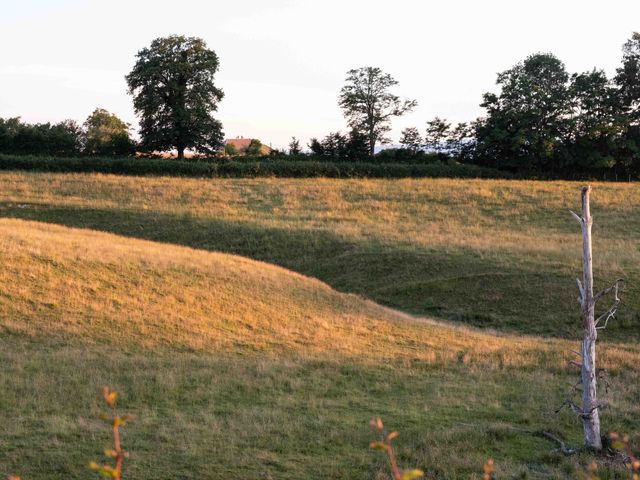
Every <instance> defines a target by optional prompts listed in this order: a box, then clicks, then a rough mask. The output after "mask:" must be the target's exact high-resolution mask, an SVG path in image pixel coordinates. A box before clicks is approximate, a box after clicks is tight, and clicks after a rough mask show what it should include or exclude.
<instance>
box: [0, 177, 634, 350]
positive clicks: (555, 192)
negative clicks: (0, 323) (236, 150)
mask: <svg viewBox="0 0 640 480" xmlns="http://www.w3.org/2000/svg"><path fill="white" fill-rule="evenodd" d="M0 186H1V187H2V188H1V189H0V216H4V217H17V218H23V219H31V220H38V221H44V222H48V223H57V224H62V225H66V226H72V227H83V228H90V229H95V230H103V231H108V232H112V233H117V234H120V235H125V236H128V237H138V238H144V239H147V240H155V241H160V242H165V243H174V244H180V245H186V246H190V247H194V248H198V249H205V250H210V251H221V252H226V253H236V254H239V255H242V256H245V257H249V258H253V259H257V260H262V261H266V262H269V263H274V264H277V265H280V266H284V267H285V268H287V269H290V270H294V271H296V272H299V273H303V274H305V275H308V276H311V277H314V278H319V279H321V280H323V281H324V282H326V283H327V284H329V285H331V286H332V287H333V288H335V289H338V290H341V291H346V292H353V293H357V294H359V295H361V296H363V297H366V298H369V299H372V300H374V301H376V302H377V303H382V304H385V305H387V306H391V307H394V308H398V309H401V310H403V311H406V312H412V313H414V314H418V315H426V316H431V317H437V318H439V319H443V320H449V321H452V320H453V321H458V322H464V323H468V324H472V325H475V326H482V327H485V328H496V329H500V330H504V331H511V332H523V333H532V334H538V335H548V336H559V337H565V338H567V337H568V338H576V336H577V335H578V333H579V332H578V327H579V325H578V323H579V322H578V319H577V308H576V303H575V296H576V294H575V280H574V279H575V277H576V276H577V275H578V274H579V272H580V268H581V266H580V265H581V264H580V234H579V228H578V226H577V224H576V223H575V222H574V221H573V219H572V218H571V217H570V215H569V213H568V209H569V208H573V209H578V207H579V205H578V202H579V186H580V184H578V183H575V182H534V181H502V180H451V179H419V180H418V179H404V180H331V179H188V178H173V177H162V178H150V177H143V178H136V177H121V176H114V175H100V174H43V173H25V172H2V173H0ZM639 206H640V189H638V188H637V187H636V186H635V185H631V184H624V183H620V184H606V183H596V184H594V193H593V212H594V216H595V226H594V268H595V277H596V283H597V285H596V286H600V285H604V284H605V283H608V282H609V281H611V280H613V279H614V278H619V277H623V278H625V279H626V281H627V282H626V284H627V286H628V291H627V292H625V294H624V302H625V303H624V305H623V308H621V310H620V319H619V321H618V322H615V323H614V324H613V325H612V326H611V329H610V331H609V332H608V336H609V338H613V339H615V340H617V341H619V340H634V339H637V338H640V334H638V332H639V331H640V329H639V326H640V315H639V314H638V313H637V312H638V311H640V290H639V289H638V288H637V285H640V215H637V213H636V212H637V209H638V207H639Z"/></svg>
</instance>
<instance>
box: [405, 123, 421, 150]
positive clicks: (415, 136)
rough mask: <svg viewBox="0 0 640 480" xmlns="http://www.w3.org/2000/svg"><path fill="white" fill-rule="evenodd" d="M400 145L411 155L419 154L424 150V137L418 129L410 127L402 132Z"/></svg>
mask: <svg viewBox="0 0 640 480" xmlns="http://www.w3.org/2000/svg"><path fill="white" fill-rule="evenodd" d="M400 145H402V147H403V148H405V149H406V150H409V151H410V152H411V153H417V152H419V151H420V149H421V148H422V136H421V135H420V131H419V130H418V129H417V128H416V127H409V128H405V129H404V130H402V136H401V137H400Z"/></svg>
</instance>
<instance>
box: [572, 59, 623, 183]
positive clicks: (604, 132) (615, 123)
mask: <svg viewBox="0 0 640 480" xmlns="http://www.w3.org/2000/svg"><path fill="white" fill-rule="evenodd" d="M569 98H570V101H571V106H572V117H571V120H570V121H569V122H568V125H569V128H570V131H569V135H568V137H567V140H568V142H569V143H568V149H567V150H568V152H567V157H570V158H567V159H566V162H565V163H566V165H563V167H564V168H573V169H574V170H578V171H594V170H595V171H602V170H605V169H609V168H612V167H614V166H615V165H616V160H615V157H616V155H615V154H616V152H615V150H616V142H617V138H618V137H619V136H620V134H621V133H622V131H623V129H624V127H623V122H621V118H620V109H621V105H620V99H619V95H618V92H617V91H616V89H615V88H614V87H613V85H611V82H610V81H609V80H608V79H607V76H606V74H605V73H604V71H602V70H595V69H594V70H592V71H591V72H585V73H580V74H573V75H572V76H571V83H570V85H569Z"/></svg>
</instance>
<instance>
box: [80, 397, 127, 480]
mask: <svg viewBox="0 0 640 480" xmlns="http://www.w3.org/2000/svg"><path fill="white" fill-rule="evenodd" d="M102 398H104V401H105V403H106V404H107V406H108V407H109V408H110V409H111V414H110V415H103V416H102V418H103V420H105V421H106V422H107V423H108V424H109V425H111V430H112V432H113V448H107V449H105V450H104V455H105V456H106V457H107V458H112V459H113V461H114V463H115V465H114V466H111V465H100V464H98V463H96V462H91V463H89V468H90V469H91V470H95V471H96V472H98V473H99V474H100V475H101V476H103V477H106V478H113V479H115V480H120V479H121V478H122V463H123V461H124V459H125V458H128V457H129V452H123V451H122V447H121V445H120V427H122V426H123V425H125V424H126V423H127V422H129V421H131V416H129V415H123V416H119V415H118V414H117V413H116V399H117V398H118V392H115V391H113V390H110V389H109V387H102Z"/></svg>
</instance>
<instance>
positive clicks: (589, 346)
mask: <svg viewBox="0 0 640 480" xmlns="http://www.w3.org/2000/svg"><path fill="white" fill-rule="evenodd" d="M590 192H591V187H584V188H583V189H582V218H581V219H580V220H581V221H580V225H581V228H582V291H581V292H580V293H581V304H582V305H581V307H582V324H583V328H584V336H583V338H582V348H581V352H580V353H581V355H582V368H581V375H580V376H581V380H582V415H581V418H582V424H583V427H584V441H585V444H586V445H587V446H588V447H592V448H594V449H596V450H601V449H602V440H601V439H600V413H599V407H600V405H599V403H598V391H597V375H596V339H597V337H598V333H597V330H596V324H595V299H594V297H593V265H592V251H591V226H592V224H593V218H592V217H591V210H590V207H589V193H590Z"/></svg>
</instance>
